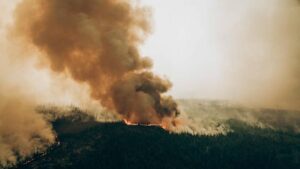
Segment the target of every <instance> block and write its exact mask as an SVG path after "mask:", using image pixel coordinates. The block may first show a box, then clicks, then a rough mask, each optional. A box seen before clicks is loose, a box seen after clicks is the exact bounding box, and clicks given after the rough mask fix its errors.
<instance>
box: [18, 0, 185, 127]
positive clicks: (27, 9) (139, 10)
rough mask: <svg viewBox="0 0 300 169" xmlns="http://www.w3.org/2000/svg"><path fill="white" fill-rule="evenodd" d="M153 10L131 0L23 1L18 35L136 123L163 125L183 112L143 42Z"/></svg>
mask: <svg viewBox="0 0 300 169" xmlns="http://www.w3.org/2000/svg"><path fill="white" fill-rule="evenodd" d="M149 15H150V13H149V10H148V9H147V8H144V7H140V6H139V5H138V4H133V3H132V1H130V0H63V1H62V0H52V1H48V0H23V1H22V2H21V3H20V4H19V5H18V7H17V10H16V19H15V26H14V30H15V32H14V34H15V35H16V36H18V37H23V40H24V42H25V43H28V44H29V45H33V46H34V47H36V48H37V49H38V50H39V51H40V52H41V53H42V54H41V56H40V57H41V59H42V60H43V59H46V61H47V62H49V65H50V67H51V69H52V70H53V71H55V72H63V73H68V74H70V76H71V77H72V78H73V79H74V80H76V81H77V82H80V83H86V84H88V86H89V87H90V89H91V96H92V97H93V98H94V99H96V100H98V101H99V102H101V104H102V105H103V106H105V107H107V108H108V109H110V110H113V111H116V112H117V113H119V114H120V115H121V117H122V118H124V119H126V120H128V121H130V122H134V123H146V124H148V123H152V124H162V122H163V121H164V119H166V118H171V119H172V118H175V117H176V116H177V115H178V114H179V111H178V110H177V105H176V103H175V102H174V101H173V100H172V98H171V97H166V96H163V95H162V94H163V93H165V92H167V91H168V89H169V88H170V87H171V83H170V82H169V81H168V80H165V79H162V78H160V77H158V76H156V75H154V74H153V73H152V72H151V70H150V69H151V67H152V62H151V60H150V59H149V58H146V57H141V56H140V53H139V49H138V48H139V45H140V44H141V43H142V42H143V40H144V38H145V37H146V36H147V35H148V33H149V31H150V26H149V21H148V20H149Z"/></svg>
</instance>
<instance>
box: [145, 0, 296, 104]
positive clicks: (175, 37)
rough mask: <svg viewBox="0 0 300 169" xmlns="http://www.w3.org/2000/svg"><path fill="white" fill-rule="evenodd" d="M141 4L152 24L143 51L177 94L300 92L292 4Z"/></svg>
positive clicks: (250, 97)
mask: <svg viewBox="0 0 300 169" xmlns="http://www.w3.org/2000/svg"><path fill="white" fill-rule="evenodd" d="M141 2H142V3H145V4H148V5H149V6H151V7H152V8H153V23H154V24H153V30H154V31H153V34H152V36H150V37H149V39H148V40H147V41H146V43H145V45H144V46H143V47H142V51H143V53H144V54H145V55H149V56H150V57H152V58H153V59H154V61H155V62H154V63H155V65H154V67H155V71H156V72H158V73H160V74H163V75H166V76H167V77H169V78H170V79H171V80H172V81H173V83H174V88H173V90H172V93H173V94H174V95H175V96H176V97H197V98H224V99H233V100H245V101H247V102H248V101H249V102H253V103H256V102H261V101H262V100H264V101H263V102H265V101H268V100H272V101H270V102H273V101H274V100H276V102H278V105H279V104H281V103H282V102H286V101H287V100H289V99H291V100H292V99H294V100H293V101H295V99H296V100H297V103H299V100H300V99H299V97H296V98H290V96H289V95H293V94H294V95H299V94H300V93H299V81H298V80H299V71H298V70H299V67H300V65H299V62H298V60H299V56H300V55H299V47H300V45H299V44H300V42H299V39H300V33H299V28H300V26H299V25H300V19H299V16H300V8H299V2H298V1H296V0H263V1H262V0H226V1H221V0H186V1H183V0H163V1H161V0H141ZM291 59H292V60H293V61H291ZM291 62H294V65H291ZM291 79H293V80H291ZM287 83H288V84H287ZM292 83H293V84H292ZM279 102H280V103H279ZM275 104H277V103H275ZM284 104H285V103H284Z"/></svg>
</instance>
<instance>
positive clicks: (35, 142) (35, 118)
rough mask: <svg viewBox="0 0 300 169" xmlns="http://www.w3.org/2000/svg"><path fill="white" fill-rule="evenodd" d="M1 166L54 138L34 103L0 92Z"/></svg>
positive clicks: (39, 147) (50, 142)
mask: <svg viewBox="0 0 300 169" xmlns="http://www.w3.org/2000/svg"><path fill="white" fill-rule="evenodd" d="M0 95H1V99H0V150H1V151H0V168H1V166H9V165H12V164H15V163H16V162H17V160H22V159H24V158H26V157H27V156H30V155H32V154H34V153H39V152H41V151H44V150H46V148H48V147H49V145H51V144H52V143H54V141H55V136H54V133H53V132H52V129H51V127H50V125H48V123H47V121H46V120H44V118H43V117H42V115H40V114H38V113H36V111H35V106H36V105H35V104H32V103H31V101H25V100H30V99H28V98H27V99H26V98H24V97H22V96H20V95H18V96H13V97H12V96H4V95H3V93H0Z"/></svg>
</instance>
